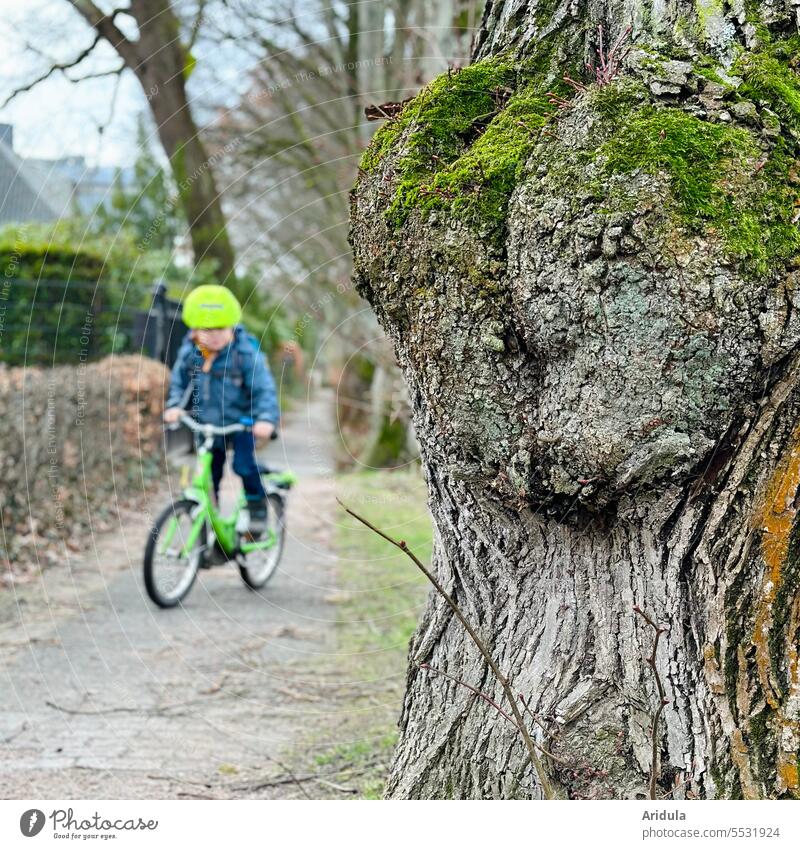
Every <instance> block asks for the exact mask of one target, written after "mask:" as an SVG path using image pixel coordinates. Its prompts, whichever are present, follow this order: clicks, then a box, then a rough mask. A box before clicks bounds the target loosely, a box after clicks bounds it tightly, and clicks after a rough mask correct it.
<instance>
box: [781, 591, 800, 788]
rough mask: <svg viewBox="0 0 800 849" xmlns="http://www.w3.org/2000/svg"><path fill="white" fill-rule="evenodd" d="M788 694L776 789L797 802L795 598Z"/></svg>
mask: <svg viewBox="0 0 800 849" xmlns="http://www.w3.org/2000/svg"><path fill="white" fill-rule="evenodd" d="M787 634H788V639H789V651H788V662H789V664H788V665H789V692H788V694H787V696H786V699H785V701H784V703H783V705H782V706H781V710H780V711H779V714H778V716H779V721H780V726H779V728H780V739H779V742H780V745H779V747H778V767H777V770H778V787H777V789H778V790H779V791H781V792H789V793H791V794H792V795H793V796H795V797H798V798H800V646H798V643H797V640H796V638H795V635H797V634H800V595H798V596H796V597H795V599H794V602H793V604H792V611H791V614H790V616H789V628H788V630H787Z"/></svg>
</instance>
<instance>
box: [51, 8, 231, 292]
mask: <svg viewBox="0 0 800 849" xmlns="http://www.w3.org/2000/svg"><path fill="white" fill-rule="evenodd" d="M68 2H69V3H71V5H72V6H74V7H75V9H76V10H77V11H78V12H79V13H80V14H81V15H82V16H83V17H84V19H85V20H86V21H87V23H88V24H89V25H90V26H91V27H92V28H93V29H94V30H95V32H96V33H97V34H98V36H99V37H100V38H102V39H104V40H105V41H107V42H108V43H109V44H110V45H111V47H113V48H114V50H116V51H117V53H118V54H119V57H120V58H121V59H122V61H123V63H124V65H125V67H127V68H128V69H129V70H131V71H133V73H134V74H135V75H136V78H137V79H138V81H139V84H140V85H141V87H142V89H143V91H144V93H145V96H146V97H147V101H148V104H149V107H150V111H151V113H152V115H153V120H154V121H155V124H156V129H157V131H158V137H159V140H160V141H161V144H162V146H163V148H164V152H165V153H166V154H167V156H168V157H169V161H170V164H171V166H172V173H173V176H174V178H175V183H176V184H177V187H178V193H179V196H180V201H181V206H182V208H183V212H184V214H185V216H186V221H187V223H188V226H189V236H190V238H191V240H192V250H193V253H194V258H195V262H200V261H201V260H204V259H213V260H216V262H217V270H218V273H219V275H220V278H221V280H222V281H224V280H226V279H228V278H231V279H233V276H234V255H233V249H232V247H231V243H230V239H229V238H228V230H227V226H226V222H225V216H224V214H223V211H222V205H221V203H220V196H219V192H218V191H217V186H216V181H215V179H214V168H213V160H212V159H211V158H209V156H208V154H207V152H206V150H205V146H204V145H203V142H202V140H201V139H200V135H199V130H198V128H197V125H196V123H195V121H194V118H193V116H192V112H191V109H190V108H189V100H188V98H187V95H186V76H187V69H188V67H189V64H190V55H189V51H188V50H187V49H186V47H185V46H184V44H183V43H182V41H181V33H180V22H179V20H178V17H177V15H176V14H175V11H174V9H173V6H172V4H171V2H170V0H131V3H130V5H129V7H128V8H126V9H118V10H116V11H115V12H113V13H112V14H110V15H106V14H105V12H103V11H102V10H101V9H100V8H98V7H97V6H96V5H95V4H94V3H93V2H91V0H68ZM202 5H203V4H201V7H200V8H201V11H202ZM120 14H125V15H130V16H131V17H132V18H133V19H134V20H135V21H136V26H137V29H138V38H136V39H135V40H134V39H130V38H126V36H125V35H124V34H123V33H122V31H121V30H120V29H119V27H118V26H117V25H116V23H115V21H114V19H115V18H116V17H117V15H120Z"/></svg>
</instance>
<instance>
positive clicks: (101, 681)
mask: <svg viewBox="0 0 800 849" xmlns="http://www.w3.org/2000/svg"><path fill="white" fill-rule="evenodd" d="M331 411H332V406H331V402H330V398H329V396H327V395H325V394H323V393H320V394H319V395H318V396H317V398H315V399H314V400H313V401H312V402H311V403H309V404H308V405H307V406H302V408H300V409H298V410H296V411H295V412H293V413H291V414H289V415H287V416H286V417H285V421H284V429H283V436H282V439H281V440H280V441H279V442H273V443H271V445H270V447H269V448H268V449H267V450H266V451H265V453H264V459H265V460H266V461H267V462H268V463H271V464H274V465H279V466H283V467H288V468H291V469H292V470H293V471H295V472H296V473H297V474H298V476H299V478H300V482H299V484H298V486H297V487H296V488H295V489H294V490H293V492H292V497H291V500H290V505H289V514H288V533H287V545H286V549H285V551H284V556H283V560H282V562H281V565H280V567H279V570H278V572H277V573H276V575H275V576H274V577H273V578H272V580H271V581H270V583H268V584H267V586H266V587H265V588H264V589H263V590H261V591H260V592H252V591H249V590H247V589H246V587H245V585H244V584H243V583H242V581H241V579H240V577H239V573H238V569H237V568H236V566H235V565H234V564H228V565H227V566H222V567H215V568H213V569H211V570H208V571H202V572H201V573H200V575H199V577H198V579H197V582H196V583H195V585H194V588H193V589H192V592H191V594H190V595H189V597H188V599H187V601H186V603H185V605H184V606H183V607H181V608H177V609H173V610H167V611H162V610H159V609H157V608H155V607H154V606H153V605H152V604H151V602H150V601H149V599H148V598H147V596H146V594H145V591H144V586H143V583H142V576H141V557H142V550H143V547H144V544H145V540H146V536H147V530H148V519H147V517H145V516H144V515H128V516H126V517H125V518H124V519H123V520H121V522H120V525H119V527H117V528H116V529H115V531H114V532H113V533H111V534H103V535H98V536H97V537H95V539H94V540H93V541H92V545H91V547H90V548H89V550H88V552H87V554H86V556H85V557H84V558H83V559H78V558H75V559H72V560H71V562H70V563H69V564H65V566H64V568H51V569H49V570H47V571H46V572H45V573H44V575H43V576H42V577H41V579H39V580H37V581H35V582H34V583H32V584H29V585H23V586H19V587H16V588H12V589H8V590H5V591H2V594H0V798H6V799H9V798H34V799H48V798H49V799H67V798H72V799H81V798H176V797H178V798H180V797H183V798H193V797H196V798H229V797H234V798H235V797H242V796H248V795H251V794H252V793H255V792H256V789H255V788H257V787H258V785H259V784H262V785H263V783H264V779H265V776H266V777H274V776H281V775H283V776H285V775H286V774H287V773H286V772H285V769H284V765H283V761H282V758H281V753H282V752H285V751H286V750H287V749H290V748H292V747H296V746H298V745H302V744H303V739H304V736H306V731H307V730H308V729H309V728H310V727H312V726H313V724H314V722H315V718H317V717H319V716H320V711H322V710H324V709H325V705H324V702H321V700H320V698H319V697H318V695H316V694H315V693H318V689H319V684H320V682H319V680H312V679H313V676H312V675H311V674H310V673H309V669H311V668H314V667H316V668H319V669H321V670H324V669H325V666H326V662H327V661H328V660H329V659H330V658H331V656H332V652H333V651H334V647H333V620H334V617H335V608H334V606H333V604H332V603H331V601H333V600H334V599H335V591H336V587H335V576H334V566H335V556H334V554H333V552H332V536H333V535H332V517H333V515H334V510H335V503H334V499H333V495H334V482H333V468H332V461H331V455H332V443H333V433H332V430H331V428H332V427H333V425H332V423H331V419H332V415H331ZM228 474H230V473H228ZM228 480H229V482H230V483H231V488H229V489H228V492H227V497H228V498H230V497H233V491H234V490H233V488H232V487H233V481H230V479H228ZM234 480H236V481H238V479H234ZM168 497H169V493H168V492H166V491H165V492H164V493H163V494H162V495H161V496H160V497H158V498H156V499H154V503H153V509H154V511H156V510H160V509H161V505H162V502H166V500H167V499H168ZM322 674H323V677H324V672H323V673H322ZM331 684H332V685H333V684H334V682H331ZM315 688H316V689H315ZM289 784H291V781H289ZM284 786H287V785H286V784H283V783H280V782H278V783H277V784H275V789H274V790H265V789H264V788H263V786H262V787H261V788H260V789H259V790H258V791H257V795H259V796H262V797H263V796H269V795H276V796H277V795H281V792H282V791H281V790H280V788H281V787H284ZM298 787H299V785H298ZM295 795H296V794H295Z"/></svg>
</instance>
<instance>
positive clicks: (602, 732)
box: [351, 0, 800, 798]
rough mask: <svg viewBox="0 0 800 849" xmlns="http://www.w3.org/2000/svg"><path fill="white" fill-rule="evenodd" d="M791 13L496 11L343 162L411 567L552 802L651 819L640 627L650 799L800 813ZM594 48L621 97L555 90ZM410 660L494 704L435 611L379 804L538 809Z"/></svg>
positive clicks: (497, 727) (508, 740)
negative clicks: (387, 383)
mask: <svg viewBox="0 0 800 849" xmlns="http://www.w3.org/2000/svg"><path fill="white" fill-rule="evenodd" d="M755 8H759V9H761V10H762V11H761V12H760V14H761V18H760V20H756V19H754V18H750V17H748V15H752V14H754V12H753V11H752V10H753V9H755ZM798 8H799V7H798V4H797V3H796V2H794V0H792V2H789V0H786V2H775V3H772V4H769V5H766V4H764V5H759V6H758V7H755V6H753V5H752V4H751V5H748V6H747V10H748V11H747V12H745V4H740V3H734V4H732V10H731V7H730V6H728V5H725V6H724V7H723V5H722V4H719V5H714V4H709V5H708V7H706V5H705V4H703V5H701V6H697V7H695V5H694V4H692V3H688V2H680V1H679V2H675V0H666V2H664V3H662V4H660V5H659V6H658V7H651V6H650V5H649V4H647V5H646V4H643V3H641V2H638V0H628V2H625V3H620V2H611V3H600V2H597V0H589V2H588V3H583V4H574V3H571V2H565V3H558V2H557V3H555V4H554V3H552V2H548V3H544V2H535V0H530V2H527V3H526V2H514V3H512V2H510V0H509V2H490V3H489V5H488V7H487V10H486V13H485V15H484V20H483V26H482V29H481V32H480V34H479V37H478V39H477V42H476V63H475V64H474V65H472V66H470V67H469V68H467V69H465V70H463V71H461V72H460V73H458V74H452V75H449V76H448V75H445V76H444V77H442V78H440V79H439V80H437V81H436V82H435V83H434V84H432V85H431V86H430V87H429V88H428V89H426V91H424V92H423V93H422V94H421V95H420V97H419V98H418V99H417V100H416V101H414V102H413V103H412V104H410V105H409V107H407V109H406V110H405V111H404V113H403V114H402V115H401V116H400V118H399V119H397V120H396V121H394V122H393V123H391V124H389V125H387V126H386V127H385V128H384V129H383V130H382V131H381V132H380V133H379V134H378V136H376V139H375V141H374V142H373V145H372V147H371V149H370V150H369V151H368V152H367V154H366V156H365V158H364V160H363V162H362V171H361V174H360V177H359V182H358V184H357V186H356V190H355V192H354V196H353V201H352V210H351V218H352V233H351V239H352V242H353V246H354V255H355V275H356V282H357V285H358V287H359V291H360V292H361V293H362V294H363V295H364V296H365V297H366V298H367V299H368V300H369V301H370V302H371V304H372V305H373V307H374V308H375V310H376V312H377V314H378V317H379V319H380V321H381V323H382V324H383V326H384V327H385V328H386V330H387V332H388V333H389V334H390V335H391V337H392V338H393V340H394V342H395V346H396V351H397V356H398V360H399V362H400V364H401V367H402V369H403V371H404V374H405V377H406V380H407V382H408V385H409V391H410V396H411V400H412V407H413V410H414V421H415V427H416V432H417V437H418V439H419V443H420V450H421V454H422V460H423V466H424V469H425V474H426V478H427V481H428V486H429V492H430V502H429V503H430V508H431V512H432V516H433V520H434V526H435V537H436V539H435V547H434V548H435V550H434V565H435V569H436V571H437V573H438V574H439V576H440V578H441V580H442V581H443V583H444V584H445V586H446V587H447V588H448V589H449V591H450V592H451V593H452V594H453V595H454V596H455V597H456V599H457V601H458V603H459V604H460V605H461V607H462V609H463V610H464V611H465V613H466V615H467V617H468V618H469V619H470V620H471V621H472V622H473V624H474V625H476V627H477V628H478V630H479V631H480V633H481V634H482V635H483V637H484V639H485V640H486V641H487V643H488V644H489V645H490V647H491V651H492V652H493V653H494V656H495V658H496V660H497V662H498V664H499V666H500V668H501V669H502V670H503V671H504V672H505V673H506V674H507V675H508V676H509V678H510V680H511V682H512V687H513V689H514V690H515V691H516V692H518V693H523V694H525V695H526V696H528V697H530V700H531V707H532V710H533V711H534V712H535V714H536V715H537V717H538V719H539V723H536V724H534V723H532V725H531V732H532V733H535V734H536V736H537V737H538V739H539V742H540V743H541V744H542V745H543V746H545V747H546V748H548V749H550V750H551V751H552V752H553V753H554V754H555V755H556V756H557V757H558V758H559V760H558V761H557V762H556V761H553V760H548V759H545V763H546V766H547V768H548V770H549V772H550V774H551V776H552V779H553V781H554V783H555V784H556V786H557V787H558V788H559V791H560V793H562V794H563V795H565V796H567V797H570V798H587V797H589V798H605V797H617V798H631V797H637V796H646V795H647V782H648V776H649V773H650V769H651V737H650V724H651V720H652V716H653V713H654V711H655V708H656V705H657V695H656V688H655V683H654V680H653V676H652V674H651V672H650V670H649V669H648V667H647V666H646V665H645V663H644V662H643V661H644V658H645V657H646V656H647V655H649V653H650V650H651V648H652V644H653V631H652V629H650V628H649V627H648V626H647V625H646V623H644V622H643V621H642V620H641V618H639V617H637V615H636V614H635V612H634V610H633V607H634V605H635V604H638V605H640V606H641V608H643V609H644V610H645V611H646V612H647V613H648V614H649V615H650V616H651V617H652V618H653V619H654V620H656V621H657V622H660V623H664V624H665V625H668V627H669V630H668V632H667V633H665V634H664V635H663V636H662V638H661V643H660V646H659V649H658V654H657V658H656V664H657V669H658V672H659V674H660V677H661V679H662V680H663V682H664V686H665V688H666V691H667V698H668V699H669V704H668V705H667V706H666V708H665V710H664V713H663V715H662V720H661V722H660V724H659V727H658V732H657V748H658V765H657V770H658V793H659V794H667V793H671V794H672V797H673V798H724V797H730V798H742V797H743V798H763V797H768V798H788V797H798V796H800V779H799V777H798V756H799V754H800V659H799V657H798V653H799V652H800V649H799V648H798V640H800V595H799V594H798V586H800V529H799V528H798V523H797V522H796V517H797V511H798V508H800V426H798V424H797V423H798V421H800V418H799V416H800V389H799V388H798V379H799V378H800V312H798V307H800V295H798V288H797V284H798V283H800V273H798V271H797V270H796V269H797V265H798V263H797V260H796V257H797V256H798V255H800V232H798V221H797V219H798V217H800V216H798V215H796V214H795V212H794V208H793V203H794V202H798V203H800V201H798V200H797V199H798V183H800V177H799V176H798V175H799V174H800V162H798V147H797V138H798V137H799V136H800V112H798V111H797V103H800V76H799V75H798V73H797V71H796V70H795V66H794V64H793V63H794V61H795V57H796V56H797V54H798V47H799V46H800V43H798V40H797V38H796V37H794V34H795V33H796V27H797V23H798ZM696 9H701V12H700V13H698V12H697V10H696ZM723 9H728V10H729V11H723ZM598 23H603V24H604V26H605V39H604V41H605V45H606V48H605V50H604V55H605V57H606V59H608V58H609V57H608V55H607V46H608V44H609V43H610V42H611V40H612V39H615V38H616V37H617V36H619V35H620V33H621V32H622V31H623V30H624V28H625V27H627V25H628V24H630V25H632V27H633V35H632V39H631V43H632V48H633V49H632V50H631V52H630V54H629V55H628V57H627V59H626V60H625V68H624V71H623V72H622V73H619V74H616V73H614V72H613V70H612V71H610V72H608V73H607V74H606V75H605V78H604V79H603V82H604V83H605V84H604V85H601V86H598V85H593V86H591V88H590V89H589V90H588V91H583V90H581V91H578V90H576V88H575V87H572V86H569V85H565V84H563V83H560V78H561V77H562V74H563V73H564V72H568V73H569V74H570V75H571V76H572V77H577V76H579V75H581V74H583V76H582V77H581V78H582V79H584V80H585V81H586V82H587V83H588V82H589V80H588V79H586V73H585V70H584V63H585V61H587V60H594V61H595V62H597V55H598V35H597V24H598ZM620 52H621V51H620ZM494 57H500V58H494ZM512 60H513V61H512ZM553 88H558V91H559V94H560V96H561V97H563V98H564V99H565V100H566V101H569V102H568V103H566V104H565V105H564V108H560V109H559V108H558V107H556V106H553V105H551V104H550V103H548V97H547V94H546V93H547V92H548V91H549V90H552V89H553ZM419 662H426V663H429V664H431V665H432V666H433V667H436V668H439V669H442V670H444V671H446V672H447V673H448V674H449V675H452V676H455V677H456V678H459V679H461V680H463V681H465V682H467V683H469V684H470V685H472V686H475V687H478V688H480V689H482V690H484V691H486V692H488V693H489V694H491V695H492V697H493V698H495V699H496V700H498V701H502V699H503V696H502V692H501V691H500V688H499V687H498V685H497V683H496V682H495V681H493V680H492V678H491V676H490V674H489V672H488V670H487V668H486V665H485V664H484V663H483V662H482V660H481V658H480V657H479V655H478V653H477V651H476V650H475V648H474V646H473V645H472V643H471V642H470V641H469V639H468V638H467V637H466V635H465V633H464V630H463V628H462V627H461V626H460V625H459V623H458V622H457V621H455V620H454V619H453V617H452V616H451V614H450V611H449V609H448V608H447V606H446V605H445V604H444V603H443V602H442V601H441V599H439V598H438V597H437V596H431V598H430V601H429V604H428V607H427V610H426V612H425V614H424V617H423V620H422V622H421V624H420V626H419V629H418V631H417V633H416V635H415V637H414V638H413V640H412V644H411V663H410V665H409V672H408V689H407V693H406V698H405V702H404V705H403V712H402V717H401V721H400V728H401V738H400V741H399V745H398V748H397V752H396V755H395V760H394V765H393V768H392V773H391V778H390V781H389V785H388V791H387V792H388V795H389V796H391V797H396V798H418V797H423V798H424V797H441V796H447V797H449V796H453V797H459V798H463V797H471V798H488V797H509V796H530V795H534V796H535V795H537V793H538V786H537V782H536V779H535V776H534V775H533V774H532V772H531V769H530V767H529V765H528V764H527V761H526V758H525V753H524V749H523V746H522V745H521V743H520V741H519V738H518V735H517V734H516V733H515V731H514V729H513V728H512V727H511V726H510V725H509V724H508V723H506V722H505V721H504V720H502V719H501V718H500V717H499V716H498V715H497V714H496V713H494V712H493V711H492V709H491V708H490V707H489V706H487V705H486V703H485V702H483V701H482V700H480V699H478V698H477V697H475V696H474V695H472V694H471V693H470V692H468V691H467V690H466V689H464V688H462V687H459V686H457V685H455V684H453V683H452V682H450V681H448V680H446V679H444V678H437V677H435V676H432V675H431V673H427V672H425V671H420V670H419V669H418V667H417V665H416V664H417V663H419ZM544 729H546V731H545V730H544Z"/></svg>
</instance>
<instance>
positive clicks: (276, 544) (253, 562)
mask: <svg viewBox="0 0 800 849" xmlns="http://www.w3.org/2000/svg"><path fill="white" fill-rule="evenodd" d="M267 534H274V541H273V544H272V545H271V546H270V547H269V548H260V549H256V550H254V551H249V552H248V553H247V554H245V555H244V556H243V557H242V556H240V559H239V572H240V574H241V576H242V580H243V581H244V582H245V584H247V586H248V587H250V589H251V590H259V589H261V587H263V586H264V584H266V583H267V581H268V580H269V579H270V578H271V577H272V576H273V575H274V574H275V570H276V569H277V568H278V563H280V560H281V555H282V554H283V542H284V538H285V536H286V513H285V505H284V502H283V498H281V496H280V495H276V494H275V493H270V494H269V495H268V496H267V528H266V531H265V533H264V536H265V537H266V535H267Z"/></svg>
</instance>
